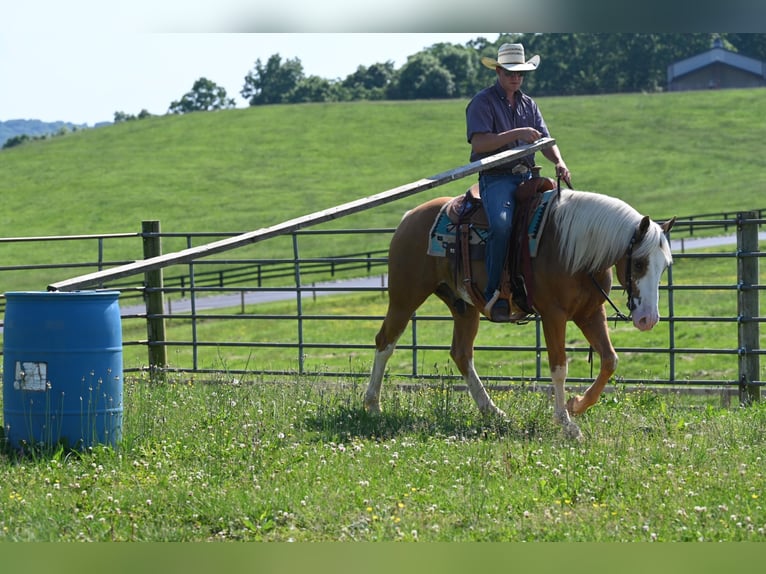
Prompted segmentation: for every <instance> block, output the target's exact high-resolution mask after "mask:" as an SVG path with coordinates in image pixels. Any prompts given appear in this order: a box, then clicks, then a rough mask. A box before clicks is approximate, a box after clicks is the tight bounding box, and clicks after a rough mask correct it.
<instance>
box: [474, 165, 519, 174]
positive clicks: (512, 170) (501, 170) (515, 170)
mask: <svg viewBox="0 0 766 574" xmlns="http://www.w3.org/2000/svg"><path fill="white" fill-rule="evenodd" d="M530 171H531V170H530V169H529V167H527V165H526V164H523V163H517V164H516V165H514V166H512V167H507V166H501V167H495V168H491V169H487V170H485V171H483V172H482V173H486V174H487V175H524V174H527V173H529V172H530Z"/></svg>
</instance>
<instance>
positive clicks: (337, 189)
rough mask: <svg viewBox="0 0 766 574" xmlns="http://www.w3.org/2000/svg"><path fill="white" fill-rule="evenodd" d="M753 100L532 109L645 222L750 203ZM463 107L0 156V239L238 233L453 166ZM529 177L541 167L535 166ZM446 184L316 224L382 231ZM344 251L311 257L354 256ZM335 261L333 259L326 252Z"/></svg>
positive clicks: (701, 97)
mask: <svg viewBox="0 0 766 574" xmlns="http://www.w3.org/2000/svg"><path fill="white" fill-rule="evenodd" d="M763 95H764V92H763V90H762V89H751V90H722V91H709V92H684V93H666V94H628V95H613V96H583V97H579V96H578V97H559V98H539V99H538V103H539V104H540V107H541V109H542V110H543V113H544V115H545V117H546V120H547V122H548V125H549V127H550V128H551V131H552V134H553V136H554V137H555V138H556V140H557V142H558V144H559V146H560V147H561V149H562V151H563V153H564V157H565V159H566V161H567V163H568V165H569V167H570V169H571V171H572V173H573V182H574V184H575V186H576V187H577V188H578V189H587V190H592V191H597V192H601V193H607V194H610V195H616V196H619V197H621V198H623V199H625V200H626V201H628V202H629V203H631V204H632V205H634V207H636V208H637V209H638V210H639V211H642V212H644V213H647V214H649V215H651V216H652V217H654V218H656V219H663V218H667V217H670V216H672V215H691V214H699V213H709V212H722V211H727V210H728V211H736V210H745V209H753V208H756V207H761V206H762V204H763V200H762V199H760V198H761V197H762V193H763V189H764V187H766V170H764V163H765V162H766V160H765V159H764V157H763V154H762V135H763V133H762V132H763V129H762V127H761V126H762V120H761V118H762V117H763V116H764V113H766V98H764V97H763ZM465 105H466V101H464V100H439V101H407V102H354V103H332V104H305V105H299V104H294V105H275V106H258V107H251V108H248V109H244V110H242V109H239V110H226V111H219V112H204V113H193V114H188V115H183V116H175V115H174V116H162V117H150V118H146V119H143V120H140V121H133V122H124V123H120V124H115V125H111V126H106V127H102V128H99V129H92V130H80V131H76V132H73V133H70V134H67V135H65V136H63V137H57V138H51V139H47V140H44V141H36V142H31V143H28V144H25V145H22V146H18V147H14V148H11V149H7V150H3V151H2V152H0V191H1V192H2V197H3V200H4V209H3V212H2V219H1V221H2V235H3V236H6V237H9V236H30V235H60V234H61V235H64V234H85V233H107V232H125V231H138V230H140V226H141V221H142V220H145V219H158V220H160V221H161V222H162V228H163V230H164V231H166V232H171V231H172V232H182V231H221V232H242V231H249V230H253V229H258V228H260V227H265V226H269V225H273V224H276V223H279V222H281V221H284V220H286V219H289V218H292V217H298V216H301V215H305V214H308V213H312V212H315V211H318V210H321V209H325V208H328V207H331V206H334V205H337V204H340V203H344V202H347V201H350V200H353V199H357V198H361V197H365V196H368V195H372V194H375V193H379V192H381V191H385V190H387V189H391V188H393V187H396V186H399V185H402V184H405V183H409V182H411V181H415V180H417V179H420V178H422V177H427V176H430V175H434V174H436V173H440V172H442V171H445V170H448V169H451V168H454V167H457V166H459V165H463V164H466V163H468V151H469V148H468V144H467V143H466V141H465V127H464V113H465V111H464V110H465ZM538 161H539V162H541V163H542V164H543V166H544V171H543V174H544V175H552V170H551V167H552V166H551V164H550V163H548V162H547V161H546V160H544V159H542V158H539V159H538ZM474 177H475V176H472V177H471V178H469V180H470V181H469V180H460V181H457V182H453V183H451V184H448V185H446V186H442V187H438V188H436V189H434V190H430V191H428V192H424V193H423V194H421V195H419V196H416V197H411V198H408V199H406V200H402V201H397V202H394V203H392V204H388V205H386V206H382V207H380V208H376V209H374V210H371V211H368V212H364V213H361V214H357V215H354V216H351V217H349V218H346V219H343V220H341V221H335V222H332V223H329V224H325V225H324V226H323V227H334V228H350V227H368V228H369V227H392V226H395V225H396V224H397V222H398V221H399V219H400V218H401V215H402V213H403V212H404V211H406V210H407V209H409V208H411V207H412V206H413V205H415V204H416V203H419V202H421V201H425V200H426V199H428V198H430V197H435V196H439V195H456V194H458V193H461V192H462V191H463V190H464V189H465V188H466V187H467V186H468V185H469V183H471V181H473V178H474ZM357 241H358V239H354V238H353V237H351V238H348V239H347V244H345V245H342V246H339V247H336V246H328V245H317V247H316V249H317V251H318V252H324V254H328V253H333V250H334V249H336V248H337V249H340V250H341V251H340V252H344V251H345V252H351V251H358V250H359V249H358V247H359V246H358V245H354V242H357ZM335 252H337V251H335Z"/></svg>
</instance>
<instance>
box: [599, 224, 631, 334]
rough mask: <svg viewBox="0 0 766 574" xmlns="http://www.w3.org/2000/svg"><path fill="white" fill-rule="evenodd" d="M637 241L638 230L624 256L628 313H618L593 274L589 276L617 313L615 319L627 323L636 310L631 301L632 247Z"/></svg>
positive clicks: (615, 306)
mask: <svg viewBox="0 0 766 574" xmlns="http://www.w3.org/2000/svg"><path fill="white" fill-rule="evenodd" d="M637 241H638V229H636V231H635V232H634V233H633V237H632V238H631V239H630V244H629V245H628V250H627V252H626V255H627V257H628V262H627V269H626V270H625V283H626V286H625V290H626V291H627V294H628V302H627V304H628V311H629V313H628V314H627V315H625V314H624V313H623V312H622V311H620V310H619V309H618V308H617V305H615V304H614V302H613V301H612V300H611V299H610V298H609V294H608V293H607V292H606V291H604V288H603V287H601V285H599V283H598V281H596V278H595V277H594V276H593V273H591V274H590V279H591V281H593V284H594V285H595V286H596V288H597V289H598V290H599V291H600V292H601V294H602V295H603V296H604V298H605V299H606V300H607V301H608V302H609V304H610V305H611V306H612V309H614V311H615V313H617V318H618V319H622V320H625V321H627V320H628V319H631V318H632V316H633V311H635V309H636V303H635V302H634V301H633V276H632V272H633V247H635V245H636V242H637Z"/></svg>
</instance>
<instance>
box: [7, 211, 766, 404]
mask: <svg viewBox="0 0 766 574" xmlns="http://www.w3.org/2000/svg"><path fill="white" fill-rule="evenodd" d="M724 215H725V216H724V217H721V216H720V214H712V215H710V216H706V218H704V220H703V217H702V216H693V217H689V218H686V219H681V220H679V221H678V222H677V223H676V225H675V227H674V232H673V233H674V234H675V236H674V237H671V239H672V243H673V246H674V260H675V263H674V265H673V266H671V267H670V269H669V270H668V271H667V273H666V275H665V278H664V280H663V284H662V285H661V300H662V305H663V309H662V315H663V316H662V319H661V322H660V324H659V325H658V327H656V328H655V330H654V331H652V332H651V334H650V335H647V336H644V335H645V334H643V333H638V332H637V331H635V330H634V329H633V327H632V325H630V324H629V323H625V322H624V321H621V320H619V319H612V320H611V321H610V322H611V323H612V325H611V326H612V338H613V341H614V343H615V348H616V350H617V352H618V354H619V355H620V357H621V363H620V365H619V366H618V371H617V373H616V376H615V382H617V383H619V384H630V385H660V386H667V385H671V386H673V387H674V388H676V387H680V388H689V389H691V388H708V389H710V388H723V389H727V390H731V391H732V392H736V393H738V395H739V398H740V401H741V402H743V403H749V402H752V401H755V400H758V399H759V397H760V388H761V387H762V386H763V385H764V376H763V373H762V371H761V367H760V355H762V354H763V352H764V351H763V350H762V348H763V347H764V345H763V335H762V333H761V329H760V324H761V323H763V322H764V320H765V319H764V317H761V316H760V299H761V294H762V292H763V290H764V283H763V281H762V278H761V274H760V270H759V264H758V262H759V259H760V258H761V257H762V256H763V254H762V253H761V252H760V250H759V232H758V229H759V226H761V225H762V224H763V223H764V222H766V220H764V219H763V218H762V210H758V211H751V212H747V213H739V214H737V216H736V218H735V220H734V222H732V220H731V218H730V217H729V216H728V214H724ZM732 229H734V230H735V231H736V233H735V239H734V240H730V241H734V243H730V244H728V245H727V244H723V245H721V244H720V243H721V240H720V238H717V237H715V236H713V237H710V234H711V232H712V233H715V232H716V231H721V230H724V231H729V230H732ZM677 230H681V232H682V233H679V232H678V231H677ZM392 232H393V229H368V230H294V231H292V232H291V233H289V234H288V235H289V238H290V243H291V249H292V254H291V255H290V256H282V257H274V258H248V257H244V256H241V257H231V256H230V254H228V255H227V256H226V257H225V258H224V257H222V258H207V259H201V260H193V261H188V262H186V263H184V264H181V265H177V266H173V267H170V268H168V269H167V270H165V271H164V272H163V269H148V270H147V271H146V272H145V273H144V274H142V275H133V276H131V277H123V278H119V279H115V280H113V281H108V282H103V283H100V284H98V285H97V286H96V287H97V288H104V289H116V290H119V291H120V293H121V296H120V306H121V310H122V320H123V343H124V349H125V352H124V354H125V372H126V373H140V372H143V371H148V372H150V373H152V374H158V373H162V374H169V373H183V374H187V375H188V376H192V377H197V378H199V377H203V376H204V377H210V378H216V377H218V378H220V377H226V378H237V379H239V380H247V379H248V378H249V379H252V380H261V379H263V378H265V377H295V376H301V377H317V378H326V377H330V378H344V379H345V378H363V377H366V376H367V375H368V370H369V365H370V364H371V361H372V356H373V353H374V335H375V333H376V332H377V329H378V327H379V325H380V322H381V321H382V319H383V316H384V313H385V308H386V299H385V291H386V275H385V273H386V263H387V259H386V249H385V248H371V249H369V250H365V249H357V250H354V251H353V252H350V253H347V254H345V255H334V256H309V255H306V252H307V251H308V252H309V253H315V252H316V251H317V249H316V246H317V244H318V243H319V244H328V245H329V244H332V240H333V238H336V237H338V236H340V235H353V236H355V238H358V240H357V239H355V242H354V243H355V244H356V245H360V246H362V245H373V246H374V245H387V243H388V239H389V236H390V234H391V233H392ZM681 234H682V235H683V237H677V236H678V235H681ZM235 235H237V234H226V233H222V234H209V233H208V234H195V233H163V232H161V230H160V227H159V222H144V225H143V229H142V232H140V233H128V234H106V235H87V236H68V237H34V238H4V239H0V250H3V249H7V250H14V249H17V248H18V246H19V244H21V243H30V242H46V243H52V244H60V243H61V242H66V243H67V244H69V245H76V248H75V249H74V250H73V251H74V252H76V253H77V254H78V255H79V256H80V257H83V256H85V254H86V253H92V252H93V251H95V258H94V259H88V260H79V261H78V260H75V258H74V257H73V258H72V260H71V261H69V262H61V261H50V262H39V261H38V262H25V263H22V264H16V265H6V266H0V279H1V280H3V281H4V284H5V285H17V284H18V285H22V286H23V289H29V285H28V284H25V283H23V281H21V280H20V277H23V278H24V279H25V280H26V279H28V278H34V279H35V280H36V281H39V283H35V284H36V285H39V284H46V283H47V281H48V280H49V278H50V277H51V276H56V275H58V276H60V274H61V271H62V270H65V269H73V268H76V269H90V270H98V271H100V270H105V269H110V268H112V267H115V266H120V265H125V264H126V263H129V262H130V261H132V260H131V259H130V258H115V259H113V260H109V259H107V258H106V256H105V253H107V249H105V246H106V245H107V244H108V245H109V252H118V253H130V252H131V250H133V251H135V248H136V246H137V245H141V255H142V256H143V258H144V259H147V260H148V259H152V258H158V257H161V256H162V240H163V239H164V240H166V241H167V240H172V241H176V242H178V241H181V242H184V243H185V244H186V246H187V248H188V249H192V248H193V244H194V242H195V241H200V240H203V239H205V238H209V237H224V238H227V237H232V236H235ZM701 235H706V236H707V238H706V239H701V238H700V237H699V236H701ZM761 239H762V237H761ZM94 244H95V245H94ZM117 244H119V245H121V246H122V247H116V246H115V247H112V245H117ZM126 244H129V245H130V247H124V246H125V245H126ZM85 246H87V247H85ZM706 246H707V247H706ZM91 250H93V251H91ZM50 251H52V252H57V251H58V249H51V250H50ZM137 258H138V257H136V259H137ZM8 259H9V258H8V257H6V258H5V260H6V261H7V260H8ZM617 295H618V294H617V293H616V292H615V291H614V290H613V298H615V299H616V300H620V299H621V298H620V297H618V296H617ZM432 299H435V298H432ZM4 304H5V301H4V299H0V306H2V307H3V308H4ZM485 325H486V326H485ZM484 331H487V332H488V333H489V335H488V336H487V337H484V336H483V332H484ZM450 340H451V317H449V314H448V313H447V312H446V309H445V308H444V307H443V305H442V304H441V302H439V301H435V302H434V303H433V304H431V303H428V304H427V305H425V306H424V307H423V308H421V309H420V310H418V312H417V313H416V314H415V315H414V316H413V319H412V322H411V325H410V327H409V328H408V330H407V331H406V332H405V334H404V335H403V337H402V339H401V340H400V342H399V345H398V350H397V353H395V354H394V358H392V361H391V363H390V367H389V369H390V372H389V376H390V377H394V378H396V377H401V378H405V379H423V380H445V379H450V380H451V379H458V378H459V376H458V375H457V373H456V372H453V371H452V370H451V369H452V367H451V366H450V362H449V358H448V353H449V345H450ZM545 352H546V350H545V344H544V340H543V336H542V328H541V324H540V321H539V320H533V321H532V322H531V323H530V324H528V325H525V326H518V325H489V324H488V323H485V322H483V326H482V329H481V330H480V334H479V338H478V339H477V344H476V361H477V368H478V369H479V372H480V374H482V376H483V378H484V379H485V380H486V381H488V382H490V384H491V383H498V384H499V383H503V384H507V383H514V384H521V385H534V384H538V383H549V382H550V377H549V376H548V366H547V357H546V355H545ZM567 352H568V354H569V355H570V357H572V359H571V362H572V365H571V366H570V375H571V376H570V377H569V379H568V381H569V382H570V383H589V382H590V380H591V371H592V369H593V368H594V367H593V365H592V363H588V360H587V359H588V357H589V355H590V349H589V347H588V345H587V343H586V342H585V341H584V340H583V339H582V338H581V337H579V333H574V332H571V333H570V332H568V346H567ZM397 357H400V359H397V360H395V359H396V358H397Z"/></svg>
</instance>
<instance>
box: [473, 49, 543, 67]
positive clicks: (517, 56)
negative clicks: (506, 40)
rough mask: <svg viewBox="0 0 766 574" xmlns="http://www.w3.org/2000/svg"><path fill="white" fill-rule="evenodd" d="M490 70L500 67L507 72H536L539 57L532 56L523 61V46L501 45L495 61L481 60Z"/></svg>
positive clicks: (485, 58) (490, 59)
mask: <svg viewBox="0 0 766 574" xmlns="http://www.w3.org/2000/svg"><path fill="white" fill-rule="evenodd" d="M481 63H482V64H484V65H485V66H486V67H487V68H489V69H490V70H494V69H495V67H497V66H500V67H501V68H505V69H506V70H508V71H509V72H529V71H532V70H536V69H537V66H539V65H540V56H532V57H531V58H530V59H529V60H527V61H525V60H524V46H522V45H521V44H503V45H502V46H500V49H499V50H498V51H497V60H494V59H493V58H488V57H486V56H485V57H484V58H482V59H481Z"/></svg>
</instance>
